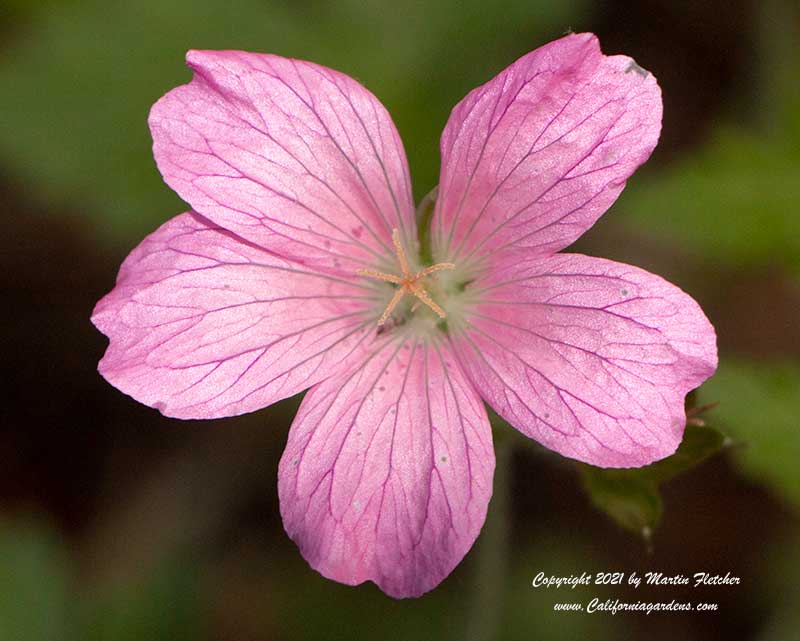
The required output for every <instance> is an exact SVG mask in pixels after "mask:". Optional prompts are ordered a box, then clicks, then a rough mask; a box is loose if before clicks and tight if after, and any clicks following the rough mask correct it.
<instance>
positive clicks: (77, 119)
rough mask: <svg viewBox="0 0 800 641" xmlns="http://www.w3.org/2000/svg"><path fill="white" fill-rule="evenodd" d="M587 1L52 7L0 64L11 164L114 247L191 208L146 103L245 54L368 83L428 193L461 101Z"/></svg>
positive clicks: (251, 1)
mask: <svg viewBox="0 0 800 641" xmlns="http://www.w3.org/2000/svg"><path fill="white" fill-rule="evenodd" d="M15 2H16V0H15ZM586 4H587V3H586V2H585V0H567V1H565V2H560V3H555V4H554V3H551V2H549V1H547V0H534V1H530V0H524V1H523V0H514V1H512V2H508V3H506V4H505V5H504V6H503V9H502V10H499V9H498V8H497V7H495V6H491V5H487V4H486V3H484V2H481V1H479V0H467V1H466V2H464V1H459V0H443V1H442V2H435V3H414V4H409V5H408V6H406V7H404V9H403V10H399V11H395V10H393V11H387V10H386V4H385V3H383V2H378V1H377V0H370V1H367V2H363V1H361V0H358V1H357V0H346V1H345V2H339V3H320V2H289V1H288V0H285V1H283V2H276V1H273V2H263V1H262V0H243V1H242V2H238V3H236V6H235V9H234V8H232V7H231V6H230V5H228V4H220V3H215V2H211V1H209V0H205V1H204V0H191V1H190V0H174V1H172V2H167V3H156V2H144V3H129V2H121V1H119V0H118V1H114V2H107V1H101V0H86V1H84V2H57V1H56V0H52V1H51V2H48V3H47V4H46V5H44V6H43V7H42V8H40V9H38V10H37V11H36V12H32V13H31V15H30V16H28V17H27V19H26V20H25V21H24V22H23V25H24V27H25V28H26V29H27V31H22V32H20V33H18V34H16V38H15V39H14V41H13V42H12V43H11V44H10V45H8V46H6V48H5V50H4V52H3V53H4V55H3V57H2V60H0V83H2V84H3V86H5V87H13V90H11V91H8V92H7V96H6V97H5V99H4V101H3V118H2V119H0V153H2V162H4V163H5V164H6V165H7V166H6V167H3V169H4V170H5V171H7V172H10V173H11V175H12V176H14V177H17V178H21V179H22V180H24V181H25V183H26V184H27V185H28V186H29V188H30V189H29V191H30V197H31V198H35V199H40V200H45V201H49V202H52V203H54V204H57V205H63V204H67V205H69V206H70V207H71V208H72V209H73V210H74V211H77V212H79V213H80V214H81V215H84V216H86V217H88V218H89V219H91V220H93V221H94V222H95V223H96V224H97V225H98V227H99V229H100V230H101V231H103V232H105V233H106V235H107V236H109V237H112V238H117V239H125V238H128V237H129V238H131V239H133V238H136V237H137V236H139V235H141V234H142V233H145V232H147V231H150V230H151V229H152V228H153V227H154V226H156V225H157V224H159V223H161V222H163V221H164V220H166V219H167V218H169V217H170V216H173V215H175V214H177V213H179V212H181V211H183V210H185V208H186V206H185V205H183V204H182V203H181V202H180V200H179V199H178V198H177V196H175V195H174V194H172V192H171V191H170V190H169V188H167V187H166V186H165V185H163V183H162V182H161V179H160V176H159V175H158V172H157V170H156V167H155V163H154V162H153V160H152V157H151V151H150V145H151V142H150V136H149V132H148V130H147V124H146V120H147V114H148V111H149V109H150V106H151V105H152V104H153V102H155V100H157V99H158V98H159V97H160V96H161V95H162V94H164V93H165V92H166V91H168V90H169V89H171V88H172V87H174V86H176V85H178V84H181V83H184V82H186V81H188V79H189V77H190V73H189V70H188V69H186V68H185V66H184V64H183V58H184V54H185V52H186V50H187V49H190V48H207V49H245V50H251V51H268V52H272V53H277V54H280V55H285V56H292V57H297V58H304V59H310V60H314V61H316V62H319V63H321V64H325V65H327V66H330V67H334V68H336V69H340V70H341V71H344V72H345V73H348V74H350V75H352V76H354V77H356V78H358V79H359V80H360V81H362V82H363V83H364V84H365V85H366V86H367V87H368V88H369V89H370V90H372V91H373V93H375V94H376V95H377V96H378V97H379V98H380V99H381V100H382V101H383V102H384V104H385V105H386V106H387V108H388V109H389V111H390V112H391V113H392V114H393V116H395V118H396V122H397V124H398V127H399V129H400V133H401V135H402V137H403V139H404V142H405V146H406V149H407V150H408V153H409V158H410V161H411V168H412V171H413V173H414V174H415V181H414V183H415V185H416V189H417V190H418V192H417V193H418V194H420V195H421V194H424V193H425V192H426V191H427V190H428V189H430V187H431V186H432V185H434V184H435V183H436V179H437V174H438V162H439V158H438V142H439V133H440V132H441V129H442V126H443V125H444V123H445V121H446V118H447V116H448V114H449V112H450V109H451V108H452V106H453V105H454V104H455V103H456V102H457V101H458V100H460V99H461V98H462V97H463V95H464V94H465V93H466V92H467V91H469V90H470V89H472V88H473V87H474V86H476V85H477V84H480V83H483V82H485V81H486V80H488V79H489V78H490V77H491V76H492V75H494V74H495V73H497V72H499V71H500V70H501V69H502V68H503V67H505V66H506V65H508V64H510V63H511V62H512V61H513V60H514V59H515V58H516V57H518V56H519V55H522V54H524V53H525V52H526V51H528V50H530V49H532V48H534V47H535V46H537V45H538V44H543V43H544V42H546V41H547V40H549V39H551V38H553V37H556V36H558V35H560V34H561V33H562V32H563V31H564V30H565V29H566V28H567V27H568V26H569V25H570V24H573V25H574V20H575V16H576V14H577V12H578V11H579V10H581V9H582V8H583V7H584V6H585V5H586ZM20 6H21V5H20ZM454 15H457V16H458V20H453V16H454ZM477 41H480V42H481V46H480V47H478V46H475V43H476V42H477ZM9 163H10V164H9Z"/></svg>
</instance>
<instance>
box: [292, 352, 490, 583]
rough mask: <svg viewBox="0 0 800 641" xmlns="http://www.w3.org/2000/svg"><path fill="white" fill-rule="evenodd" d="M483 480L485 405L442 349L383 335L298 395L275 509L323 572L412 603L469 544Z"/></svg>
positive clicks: (486, 494) (479, 519) (481, 505)
mask: <svg viewBox="0 0 800 641" xmlns="http://www.w3.org/2000/svg"><path fill="white" fill-rule="evenodd" d="M493 473H494V450H493V448H492V441H491V429H490V426H489V421H488V418H487V416H486V410H485V408H484V406H483V404H482V403H481V401H480V399H479V398H478V396H477V394H476V393H475V391H474V390H473V388H472V386H471V385H470V384H469V382H468V381H467V380H466V379H465V378H464V375H463V373H462V372H461V369H460V367H459V365H458V363H457V362H456V361H455V359H454V358H453V357H452V355H451V353H450V351H449V348H448V347H447V346H446V345H441V344H440V345H437V344H426V343H424V342H413V341H410V342H406V343H405V344H403V343H402V342H398V341H397V340H392V339H388V340H387V341H386V342H385V343H384V344H383V345H382V346H381V347H380V349H376V350H375V351H374V353H373V354H372V355H371V356H370V357H369V359H368V360H367V361H366V362H364V363H363V364H362V365H361V366H360V367H358V368H355V369H354V370H353V371H351V372H350V373H349V374H348V375H346V376H336V377H332V378H330V379H328V380H327V381H325V382H323V383H321V384H320V385H318V386H317V387H314V388H312V389H311V391H309V392H308V394H307V395H306V397H305V399H304V400H303V403H302V405H301V406H300V410H299V412H298V414H297V417H296V418H295V421H294V423H293V425H292V429H291V431H290V432H289V440H288V443H287V445H286V451H285V452H284V454H283V457H282V459H281V463H280V468H279V481H278V491H279V496H280V502H281V514H282V515H283V522H284V527H285V528H286V531H287V533H288V534H289V536H290V537H291V538H292V539H294V541H295V542H296V543H297V545H298V546H299V547H300V551H301V552H302V554H303V556H304V557H305V558H306V560H307V561H308V562H309V564H310V565H311V566H312V567H313V568H314V569H316V570H317V571H319V572H320V573H321V574H323V575H324V576H326V577H328V578H330V579H334V580H336V581H340V582H342V583H346V584H349V585H356V584H358V583H362V582H363V581H367V580H371V581H374V582H375V583H376V584H378V586H379V587H380V588H381V589H382V590H383V591H384V592H386V593H387V594H389V595H391V596H393V597H412V596H419V595H421V594H422V593H424V592H426V591H428V590H430V589H432V588H433V587H435V586H436V585H438V584H439V583H440V582H441V581H442V580H443V579H444V578H445V577H446V576H447V575H448V574H449V573H450V572H451V571H452V570H453V568H454V567H455V566H456V565H457V564H458V562H459V561H460V560H461V559H462V558H463V556H464V555H465V554H466V553H467V551H468V550H469V548H470V547H471V546H472V544H473V542H474V541H475V538H476V537H477V536H478V532H479V531H480V529H481V527H482V526H483V522H484V519H485V517H486V507H487V505H488V502H489V498H490V496H491V493H492V475H493Z"/></svg>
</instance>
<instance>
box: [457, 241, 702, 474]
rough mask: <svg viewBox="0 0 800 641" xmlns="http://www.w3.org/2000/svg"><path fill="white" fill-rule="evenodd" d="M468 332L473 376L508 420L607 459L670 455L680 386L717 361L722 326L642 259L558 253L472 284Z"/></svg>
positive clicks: (632, 461)
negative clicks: (474, 299) (476, 300)
mask: <svg viewBox="0 0 800 641" xmlns="http://www.w3.org/2000/svg"><path fill="white" fill-rule="evenodd" d="M476 285H477V288H478V290H480V289H481V288H483V291H482V293H480V294H479V295H480V297H481V300H482V301H483V302H482V304H481V305H479V306H478V307H477V308H476V309H475V311H474V315H473V317H472V319H471V320H470V323H469V328H468V331H467V333H466V334H465V335H463V336H462V337H460V339H458V340H459V347H460V348H461V351H460V352H459V354H460V355H461V356H462V357H463V363H464V366H465V367H466V369H467V371H468V373H469V375H470V377H471V378H472V381H473V383H474V385H475V387H476V388H477V389H478V390H480V391H481V393H482V394H483V397H484V399H485V400H486V401H487V402H488V403H489V404H490V405H491V406H492V407H493V408H494V409H495V410H496V411H497V413H498V414H500V415H501V416H502V417H503V418H505V419H506V420H507V421H508V422H509V423H511V424H512V425H514V426H515V427H516V428H517V429H519V430H520V431H522V432H523V433H524V434H526V435H527V436H530V437H531V438H533V439H535V440H537V441H538V442H540V443H541V444H543V445H545V446H546V447H548V448H550V449H552V450H555V451H557V452H560V453H561V454H564V455H565V456H569V457H571V458H576V459H578V460H581V461H585V462H587V463H591V464H593V465H599V466H602V467H634V466H639V465H645V464H647V463H650V462H652V461H655V460H657V459H660V458H663V457H665V456H668V455H670V454H672V453H673V452H674V451H675V449H676V448H677V446H678V444H679V443H680V441H681V438H682V435H683V430H684V427H685V422H686V417H685V414H684V396H685V395H686V393H687V392H688V391H690V390H692V389H694V388H695V387H697V386H698V385H700V383H702V382H703V381H704V380H706V379H707V378H708V377H709V376H711V374H713V373H714V370H715V369H716V366H717V348H716V336H715V334H714V328H713V327H712V326H711V324H710V323H709V321H708V319H707V318H706V317H705V315H704V314H703V312H702V310H701V309H700V307H699V306H698V305H697V303H696V302H695V301H694V300H693V299H692V298H690V297H689V296H688V295H687V294H685V293H684V292H682V291H681V290H680V289H678V288H677V287H675V286H674V285H671V284H670V283H668V282H666V281H665V280H663V279H662V278H660V277H658V276H655V275H653V274H650V273H648V272H646V271H644V270H642V269H638V268H636V267H631V266H630V265H623V264H621V263H615V262H612V261H609V260H603V259H600V258H591V257H588V256H580V255H577V254H559V255H557V256H553V257H551V258H547V259H544V260H540V259H528V260H521V261H519V262H517V264H516V265H515V266H514V267H509V268H506V269H505V270H504V271H503V272H502V273H496V274H494V275H493V276H492V278H491V279H486V281H484V282H483V283H476Z"/></svg>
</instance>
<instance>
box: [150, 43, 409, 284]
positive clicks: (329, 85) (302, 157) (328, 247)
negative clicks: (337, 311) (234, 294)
mask: <svg viewBox="0 0 800 641" xmlns="http://www.w3.org/2000/svg"><path fill="white" fill-rule="evenodd" d="M186 61H187V63H188V65H189V66H190V67H191V68H192V69H193V70H194V72H195V75H194V78H193V80H192V82H191V83H189V84H188V85H183V86H181V87H178V88H176V89H173V90H172V91H170V92H169V93H168V94H166V95H165V96H164V97H163V98H161V100H159V101H158V102H157V103H156V104H155V105H154V106H153V109H152V111H151V112H150V129H151V131H152V134H153V153H154V155H155V158H156V162H157V163H158V168H159V169H160V171H161V173H162V174H163V176H164V180H165V181H166V182H167V184H168V185H169V186H170V187H172V188H173V189H174V190H175V191H176V192H178V194H179V195H180V196H181V197H182V198H183V199H184V200H185V201H187V202H188V203H190V204H191V206H192V208H193V209H194V210H195V211H197V212H198V213H200V214H202V215H203V216H205V217H206V218H208V219H209V220H211V221H213V222H215V223H216V224H218V225H220V226H222V227H224V228H226V229H229V230H231V231H233V232H236V233H237V234H239V235H240V236H241V237H243V238H246V239H247V240H249V241H251V242H253V243H255V244H257V245H260V246H261V247H264V248H266V249H269V250H271V251H273V252H275V253H277V254H279V255H281V256H284V257H287V258H291V259H294V260H297V261H300V262H306V263H309V264H313V265H315V266H317V267H322V268H325V269H327V270H334V271H339V270H341V269H343V270H346V271H347V272H352V271H354V270H355V269H356V268H357V267H361V266H365V265H367V266H372V265H373V264H374V263H375V259H376V257H377V258H380V257H382V256H386V255H392V242H391V232H392V229H394V228H397V229H399V230H400V231H401V232H402V233H403V234H404V235H405V237H406V239H407V240H409V239H414V238H416V231H415V222H414V207H413V202H412V196H411V187H410V183H409V176H408V165H407V162H406V156H405V151H404V150H403V145H402V143H401V141H400V137H399V135H398V133H397V130H396V129H395V126H394V124H393V123H392V120H391V118H390V117H389V114H388V113H387V112H386V109H384V107H383V105H381V103H380V102H378V100H377V98H375V96H373V95H372V94H371V93H370V92H369V91H367V90H366V89H365V88H364V87H362V86H361V85H360V84H359V83H357V82H356V81H355V80H353V79H352V78H349V77H348V76H346V75H344V74H341V73H339V72H337V71H333V70H332V69H327V68H325V67H321V66H319V65H315V64H312V63H309V62H303V61H300V60H291V59H287V58H281V57H279V56H272V55H267V54H254V53H245V52H241V51H190V52H189V53H188V54H187V56H186Z"/></svg>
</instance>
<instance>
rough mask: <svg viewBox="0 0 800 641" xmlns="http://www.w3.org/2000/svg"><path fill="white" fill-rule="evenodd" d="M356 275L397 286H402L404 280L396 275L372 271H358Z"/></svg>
mask: <svg viewBox="0 0 800 641" xmlns="http://www.w3.org/2000/svg"><path fill="white" fill-rule="evenodd" d="M356 273H357V274H359V275H360V276H369V277H370V278H377V279H378V280H385V281H388V282H390V283H394V284H395V285H402V284H403V279H402V278H400V277H399V276H395V275H394V274H384V273H383V272H376V271H373V270H371V269H357V270H356Z"/></svg>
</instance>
